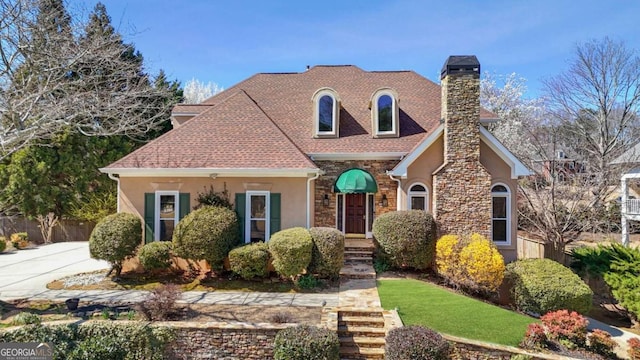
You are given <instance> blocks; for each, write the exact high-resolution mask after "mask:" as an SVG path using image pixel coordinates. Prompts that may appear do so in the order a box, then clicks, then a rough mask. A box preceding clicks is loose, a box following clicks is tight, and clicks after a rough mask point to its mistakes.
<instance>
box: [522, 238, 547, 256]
mask: <svg viewBox="0 0 640 360" xmlns="http://www.w3.org/2000/svg"><path fill="white" fill-rule="evenodd" d="M544 257H545V256H544V241H542V240H535V239H528V238H525V237H522V236H518V259H542V258H544Z"/></svg>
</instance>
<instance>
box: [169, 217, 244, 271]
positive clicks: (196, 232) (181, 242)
mask: <svg viewBox="0 0 640 360" xmlns="http://www.w3.org/2000/svg"><path fill="white" fill-rule="evenodd" d="M237 242H238V217H237V216H236V213H235V211H232V210H230V209H227V208H224V207H213V206H204V207H201V208H199V209H197V210H194V211H192V212H191V213H189V214H188V215H187V216H185V217H184V218H183V219H182V220H180V222H179V223H178V225H177V226H176V228H175V230H174V231H173V253H174V254H175V255H177V256H179V257H181V258H184V259H191V260H196V261H197V260H206V261H207V262H208V263H209V265H211V267H212V268H214V269H220V268H222V264H223V262H224V258H225V257H227V255H228V254H229V251H230V250H231V249H232V248H233V246H234V245H235V244H237Z"/></svg>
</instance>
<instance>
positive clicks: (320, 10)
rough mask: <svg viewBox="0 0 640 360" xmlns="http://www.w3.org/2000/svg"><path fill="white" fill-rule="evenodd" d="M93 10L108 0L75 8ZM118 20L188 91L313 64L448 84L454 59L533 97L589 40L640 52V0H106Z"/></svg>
mask: <svg viewBox="0 0 640 360" xmlns="http://www.w3.org/2000/svg"><path fill="white" fill-rule="evenodd" d="M70 1H71V3H72V5H71V9H73V8H74V7H75V6H78V7H86V8H87V9H89V10H90V9H91V8H93V6H94V5H95V3H96V1H93V0H70ZM103 3H104V4H105V5H106V7H107V11H108V12H109V14H110V15H111V18H112V21H113V24H114V26H115V27H116V28H118V29H119V31H120V32H121V33H122V34H123V35H124V37H125V40H126V41H128V42H133V43H134V44H135V45H136V48H137V49H138V50H139V51H141V52H142V54H143V55H144V57H145V60H146V63H147V66H148V68H149V69H150V70H151V71H153V72H155V71H157V70H158V69H160V68H162V69H164V70H165V71H166V72H167V74H168V75H169V77H170V78H172V79H177V80H179V81H181V82H182V83H183V85H184V83H185V82H186V81H188V80H189V79H191V78H196V79H199V80H200V81H204V82H209V81H212V82H215V83H218V84H219V85H221V86H223V87H225V88H228V87H230V86H231V85H233V84H235V83H237V82H239V81H241V80H243V79H245V78H247V77H249V76H251V75H253V74H255V73H257V72H300V71H304V69H305V67H306V65H311V66H313V65H318V64H353V65H357V66H359V67H361V68H363V69H365V70H414V71H416V72H418V73H420V74H421V75H423V76H425V77H427V78H429V79H431V80H433V81H436V82H438V80H439V79H438V74H439V71H440V68H441V67H442V64H443V63H444V61H445V59H446V58H447V56H449V55H467V54H473V55H477V56H478V59H479V60H480V63H481V66H482V70H483V72H484V71H490V72H495V73H498V74H509V73H511V72H516V73H518V74H519V75H521V76H522V77H524V78H526V79H528V86H529V90H530V91H529V93H528V94H527V95H528V96H537V95H538V94H539V92H540V89H541V87H542V84H541V80H543V79H544V78H548V77H550V76H553V75H555V74H558V73H560V72H561V71H564V70H565V69H566V68H567V61H568V60H569V59H570V58H571V57H572V55H573V52H574V50H575V46H576V44H577V43H580V42H584V41H587V40H590V39H599V38H602V37H604V36H610V37H612V38H614V39H616V40H623V41H625V42H626V43H627V45H628V46H629V47H631V48H635V49H637V50H640V22H639V21H640V20H639V19H640V18H639V14H640V1H636V0H621V1H616V0H610V1H603V0H599V1H594V0H582V1H574V0H555V1H553V0H538V1H506V0H505V1H480V0H476V1H470V0H460V1H420V0H401V1H389V0H387V1H377V0H368V1H366V0H342V1H333V0H325V1H275V0H274V1H265V0H262V1H248V0H239V1H212V0H183V1H176V0H103Z"/></svg>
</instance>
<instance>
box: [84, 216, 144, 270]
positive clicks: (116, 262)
mask: <svg viewBox="0 0 640 360" xmlns="http://www.w3.org/2000/svg"><path fill="white" fill-rule="evenodd" d="M141 240H142V222H141V221H140V218H139V217H137V216H136V215H133V214H129V213H118V214H113V215H109V216H107V217H105V218H104V219H102V221H100V222H99V223H98V224H96V226H95V228H93V231H92V232H91V236H90V237H89V252H90V253H91V257H92V258H94V259H98V260H106V261H108V262H109V263H111V270H109V274H111V272H113V271H115V276H116V277H119V276H120V272H121V271H122V263H123V262H124V261H125V260H126V259H128V258H130V257H133V256H134V255H135V251H136V248H137V247H138V245H140V241H141Z"/></svg>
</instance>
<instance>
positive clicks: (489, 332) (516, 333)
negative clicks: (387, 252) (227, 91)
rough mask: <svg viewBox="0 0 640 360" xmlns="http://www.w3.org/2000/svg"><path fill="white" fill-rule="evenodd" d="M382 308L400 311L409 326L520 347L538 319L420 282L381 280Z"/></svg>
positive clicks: (379, 283)
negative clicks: (423, 327)
mask: <svg viewBox="0 0 640 360" xmlns="http://www.w3.org/2000/svg"><path fill="white" fill-rule="evenodd" d="M378 293H379V294H380V301H382V307H383V308H385V309H394V308H396V307H397V308H398V314H399V315H400V317H401V318H402V322H403V323H404V324H405V325H423V326H426V327H428V328H431V329H434V330H436V331H438V332H442V333H445V334H449V335H454V336H459V337H463V338H467V339H476V340H482V341H487V342H492V343H496V344H503V345H510V346H517V345H518V344H519V343H520V341H521V340H522V338H523V337H524V333H525V331H526V329H527V325H528V324H530V323H532V322H535V321H536V320H535V319H533V318H530V317H528V316H524V315H521V314H518V313H515V312H513V311H508V310H505V309H503V308H500V307H498V306H494V305H490V304H487V303H484V302H482V301H479V300H476V299H473V298H470V297H466V296H463V295H460V294H456V293H454V292H452V291H449V290H447V289H443V288H441V287H439V286H436V285H433V284H429V283H426V282H423V281H418V280H410V279H406V280H379V281H378Z"/></svg>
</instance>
